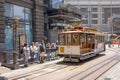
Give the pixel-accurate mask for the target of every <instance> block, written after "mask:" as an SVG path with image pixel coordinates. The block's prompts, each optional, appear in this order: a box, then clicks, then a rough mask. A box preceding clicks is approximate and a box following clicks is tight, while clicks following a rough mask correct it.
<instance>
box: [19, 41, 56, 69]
mask: <svg viewBox="0 0 120 80" xmlns="http://www.w3.org/2000/svg"><path fill="white" fill-rule="evenodd" d="M57 49H58V46H57V43H47V44H46V43H45V42H44V40H42V41H41V42H40V43H39V42H36V43H34V42H32V43H31V45H30V46H28V44H27V43H25V44H24V46H23V48H22V49H21V50H22V51H21V53H22V54H21V56H22V58H23V60H24V66H25V67H27V66H28V61H29V62H30V63H31V64H32V63H44V61H45V60H51V59H54V57H55V54H54V53H55V51H56V50H57ZM51 55H54V56H53V57H52V56H51Z"/></svg>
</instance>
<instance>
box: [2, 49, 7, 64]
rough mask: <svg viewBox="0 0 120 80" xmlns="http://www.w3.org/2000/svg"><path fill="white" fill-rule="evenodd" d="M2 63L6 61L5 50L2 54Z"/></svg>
mask: <svg viewBox="0 0 120 80" xmlns="http://www.w3.org/2000/svg"><path fill="white" fill-rule="evenodd" d="M2 63H7V52H5V51H4V52H3V54H2Z"/></svg>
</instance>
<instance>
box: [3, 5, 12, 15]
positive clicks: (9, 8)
mask: <svg viewBox="0 0 120 80" xmlns="http://www.w3.org/2000/svg"><path fill="white" fill-rule="evenodd" d="M4 8H5V13H4V15H5V17H13V5H12V4H8V3H6V4H5V7H4Z"/></svg>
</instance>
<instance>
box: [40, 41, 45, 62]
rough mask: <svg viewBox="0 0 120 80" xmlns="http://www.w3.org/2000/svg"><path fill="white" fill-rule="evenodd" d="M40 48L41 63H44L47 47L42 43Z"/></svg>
mask: <svg viewBox="0 0 120 80" xmlns="http://www.w3.org/2000/svg"><path fill="white" fill-rule="evenodd" d="M39 50H40V63H44V55H45V49H44V44H43V43H41V45H40V49H39Z"/></svg>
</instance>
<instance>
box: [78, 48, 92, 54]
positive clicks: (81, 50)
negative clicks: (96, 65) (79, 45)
mask: <svg viewBox="0 0 120 80" xmlns="http://www.w3.org/2000/svg"><path fill="white" fill-rule="evenodd" d="M90 51H91V48H83V49H80V52H81V53H88V52H90Z"/></svg>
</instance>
